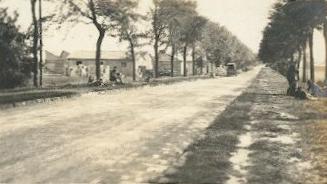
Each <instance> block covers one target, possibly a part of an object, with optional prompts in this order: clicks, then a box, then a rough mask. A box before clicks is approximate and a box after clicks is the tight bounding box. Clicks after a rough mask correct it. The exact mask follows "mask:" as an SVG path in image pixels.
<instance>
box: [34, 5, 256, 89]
mask: <svg viewBox="0 0 327 184" xmlns="http://www.w3.org/2000/svg"><path fill="white" fill-rule="evenodd" d="M43 1H47V2H51V3H53V4H54V5H56V7H57V8H56V10H55V12H53V13H51V12H50V13H49V12H47V13H48V14H47V16H46V17H42V2H43ZM30 3H31V14H32V26H31V29H30V32H29V33H30V34H28V35H30V36H31V44H30V47H31V49H30V51H31V55H32V56H33V63H34V66H33V69H32V70H33V74H34V77H33V81H34V85H35V86H39V85H40V86H42V68H43V62H42V47H43V41H42V34H43V31H44V28H43V23H45V22H51V24H52V25H57V26H58V28H60V27H61V25H63V24H72V25H74V24H80V23H84V24H88V25H92V26H94V27H95V28H96V30H97V32H98V38H97V43H96V46H95V48H96V53H95V65H96V78H97V79H98V80H99V79H100V77H101V72H100V65H101V62H100V61H101V48H102V43H103V40H104V38H105V37H118V38H119V40H120V41H126V42H128V45H129V53H130V56H131V58H132V60H133V79H134V80H135V79H136V74H135V73H136V72H135V67H136V56H135V55H136V51H135V49H136V48H137V47H140V46H143V45H144V44H141V43H148V41H149V43H148V44H151V45H152V47H153V56H154V57H153V58H154V75H155V77H159V57H160V55H161V54H162V53H169V54H170V56H171V76H172V77H173V76H174V65H175V61H176V56H177V54H178V53H181V54H182V55H183V61H184V65H183V67H184V70H183V71H184V75H185V76H187V72H188V71H187V69H186V63H187V62H186V60H187V56H188V55H191V56H192V62H193V74H196V71H197V67H201V68H202V67H203V59H201V58H206V59H207V60H208V61H209V62H211V63H214V64H216V65H220V64H224V63H227V62H236V63H239V64H240V65H241V66H245V65H247V64H250V62H252V61H253V60H255V57H254V55H253V53H252V52H251V50H250V49H248V48H247V47H246V46H245V45H244V44H242V43H241V41H239V40H238V39H237V38H236V37H235V36H233V35H232V34H231V33H230V32H229V31H228V30H227V29H226V28H225V27H223V26H220V25H219V24H216V23H213V22H211V21H209V20H208V19H207V18H205V17H203V16H201V15H199V14H198V12H197V4H196V2H195V1H192V0H153V6H152V7H151V9H150V10H149V12H148V13H147V14H146V15H141V14H140V13H138V12H137V11H138V10H137V8H138V5H139V0H62V1H60V2H58V1H52V0H30ZM141 22H142V23H145V24H148V25H150V26H148V29H146V30H142V28H141V27H142V26H140V25H139V24H141ZM144 40H147V41H146V42H144Z"/></svg>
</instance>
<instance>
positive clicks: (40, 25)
mask: <svg viewBox="0 0 327 184" xmlns="http://www.w3.org/2000/svg"><path fill="white" fill-rule="evenodd" d="M42 23H43V18H42V0H39V29H40V32H39V33H40V35H39V38H40V65H39V70H40V87H42V85H43V26H42Z"/></svg>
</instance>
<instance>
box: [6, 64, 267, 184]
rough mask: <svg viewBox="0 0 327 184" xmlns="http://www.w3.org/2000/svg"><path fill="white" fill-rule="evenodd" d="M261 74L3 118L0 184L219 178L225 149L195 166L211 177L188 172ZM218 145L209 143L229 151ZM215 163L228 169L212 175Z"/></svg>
mask: <svg viewBox="0 0 327 184" xmlns="http://www.w3.org/2000/svg"><path fill="white" fill-rule="evenodd" d="M260 69H261V68H260V67H258V68H256V69H255V70H253V71H250V72H247V73H243V74H241V75H239V76H238V77H233V78H217V79H208V80H199V81H195V82H183V83H178V84H174V85H169V86H157V87H146V88H142V89H134V90H128V91H114V92H108V93H104V94H101V95H98V94H88V95H85V96H83V97H80V98H76V99H71V100H67V101H62V102H56V103H52V104H41V105H35V106H31V107H22V108H18V109H11V110H4V111H1V112H0V183H110V184H115V183H148V182H159V183H160V182H167V181H168V180H169V177H164V175H166V174H169V173H176V174H178V173H179V172H182V173H183V172H185V173H186V174H187V176H185V177H182V178H184V179H186V180H185V181H187V179H188V178H190V177H192V176H193V177H194V178H195V179H196V177H197V176H196V175H197V174H198V175H199V174H204V173H206V174H207V175H208V176H209V175H210V174H213V173H214V172H216V171H217V172H218V174H217V177H218V176H220V175H219V172H221V171H219V169H220V168H224V167H225V166H228V164H227V163H229V161H228V159H229V157H228V156H230V155H225V152H226V153H230V151H232V150H233V149H231V150H228V149H227V150H226V149H224V148H223V147H222V152H224V153H222V154H221V156H222V157H221V158H220V157H219V155H220V153H219V152H217V154H216V155H215V156H214V157H209V158H207V157H203V158H197V159H208V160H210V161H211V162H212V168H211V167H210V165H209V166H208V167H209V169H211V170H204V169H208V168H206V167H204V168H201V167H200V166H201V164H199V165H197V166H198V167H196V168H195V170H192V171H190V172H187V171H188V167H187V164H188V163H189V160H187V159H186V158H187V156H189V151H188V148H190V147H191V146H192V145H194V143H196V141H197V140H201V139H203V138H205V136H207V131H208V129H207V128H208V127H209V126H210V125H212V123H213V122H215V121H216V118H217V116H219V115H220V114H221V113H223V112H224V110H225V108H226V107H227V106H228V105H229V104H230V103H231V102H232V101H233V100H235V98H237V97H238V96H239V95H240V94H241V93H242V92H243V91H244V90H245V89H246V88H247V87H248V86H249V85H250V84H251V82H252V81H253V79H254V78H255V77H256V76H257V74H258V72H259V70H260ZM236 118H237V117H236ZM231 126H234V125H233V124H231ZM221 130H222V131H224V129H221ZM235 135H236V134H235ZM213 136H222V137H221V138H226V139H217V140H218V141H219V142H218V143H220V144H223V145H226V146H227V145H229V144H230V145H231V147H232V148H233V144H234V142H235V140H233V139H229V137H228V136H226V135H224V132H222V134H221V135H219V134H218V135H213ZM236 141H237V140H236ZM214 143H215V142H212V145H211V143H210V142H206V144H210V145H211V146H217V145H218V146H223V145H220V144H217V145H216V144H214ZM199 146H200V147H201V145H199ZM215 150H217V149H215ZM201 151H202V152H203V153H204V154H205V153H206V151H208V152H210V149H209V148H203V150H201ZM217 157H219V159H221V160H224V162H222V165H220V166H219V167H214V166H215V165H214V164H215V160H217ZM203 163H207V162H203ZM177 166H178V167H185V168H186V170H182V169H183V168H181V170H178V169H176V167H177ZM190 168H192V167H190ZM193 174H195V175H193ZM176 178H177V179H178V177H176ZM199 179H201V178H199ZM202 179H204V178H202ZM209 179H210V177H209ZM197 181H198V180H197V179H196V180H194V182H195V183H197ZM203 181H204V182H205V180H203ZM217 181H218V180H216V181H215V182H217ZM221 181H223V180H221ZM182 182H183V181H182Z"/></svg>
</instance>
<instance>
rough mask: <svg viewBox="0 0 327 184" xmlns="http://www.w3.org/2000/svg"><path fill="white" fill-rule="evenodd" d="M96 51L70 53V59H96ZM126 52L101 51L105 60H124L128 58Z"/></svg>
mask: <svg viewBox="0 0 327 184" xmlns="http://www.w3.org/2000/svg"><path fill="white" fill-rule="evenodd" d="M94 58H95V51H76V52H73V53H71V54H69V56H68V59H81V60H83V59H84V60H85V59H94ZM127 58H128V56H127V54H126V52H122V51H101V59H103V60H123V59H127Z"/></svg>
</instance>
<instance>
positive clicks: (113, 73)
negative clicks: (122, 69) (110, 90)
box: [110, 67, 117, 82]
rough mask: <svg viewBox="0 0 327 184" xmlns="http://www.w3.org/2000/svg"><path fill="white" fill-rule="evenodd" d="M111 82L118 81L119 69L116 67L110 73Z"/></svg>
mask: <svg viewBox="0 0 327 184" xmlns="http://www.w3.org/2000/svg"><path fill="white" fill-rule="evenodd" d="M110 81H111V82H116V81H117V67H114V69H113V70H111V72H110Z"/></svg>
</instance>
